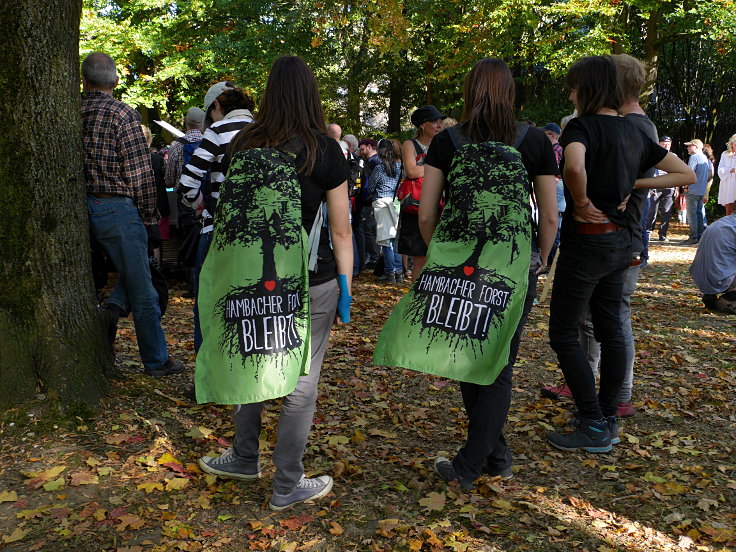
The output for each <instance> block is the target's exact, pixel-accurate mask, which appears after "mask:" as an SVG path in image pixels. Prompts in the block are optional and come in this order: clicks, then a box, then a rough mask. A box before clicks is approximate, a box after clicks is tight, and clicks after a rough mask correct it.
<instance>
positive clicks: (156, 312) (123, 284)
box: [87, 195, 169, 370]
mask: <svg viewBox="0 0 736 552" xmlns="http://www.w3.org/2000/svg"><path fill="white" fill-rule="evenodd" d="M87 213H88V215H89V226H90V231H91V232H92V235H93V236H94V238H95V239H96V240H97V242H98V243H99V244H100V246H102V248H103V249H104V250H105V253H106V254H107V256H108V257H109V258H110V260H111V261H112V263H113V264H114V265H115V269H116V270H117V271H118V278H117V281H116V282H115V287H114V288H113V290H112V292H111V293H110V296H109V297H108V298H107V302H108V303H112V304H115V305H117V306H118V307H120V308H121V309H122V310H123V311H124V312H129V311H130V312H132V313H133V324H134V325H135V335H136V338H137V340H138V352H139V353H140V355H141V360H142V361H143V366H144V367H145V368H146V369H149V370H153V369H156V368H160V367H161V366H163V365H164V364H165V363H166V361H167V360H168V359H169V354H168V352H167V350H166V339H165V338H164V332H163V330H162V329H161V309H160V307H159V303H158V294H157V293H156V290H155V289H154V287H153V284H152V283H151V269H150V268H149V266H148V249H147V247H148V235H147V233H146V227H145V225H144V224H143V221H142V220H141V217H140V215H139V214H138V208H137V207H136V206H135V204H134V203H133V201H132V200H131V199H130V198H127V197H122V196H118V197H111V198H98V197H95V196H93V195H88V196H87Z"/></svg>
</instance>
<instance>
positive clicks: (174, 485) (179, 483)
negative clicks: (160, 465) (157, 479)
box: [166, 477, 189, 491]
mask: <svg viewBox="0 0 736 552" xmlns="http://www.w3.org/2000/svg"><path fill="white" fill-rule="evenodd" d="M188 484H189V480H188V479H187V478H185V477H175V478H173V479H169V480H168V481H166V490H167V491H181V490H182V489H183V488H184V487H186V486H187V485H188Z"/></svg>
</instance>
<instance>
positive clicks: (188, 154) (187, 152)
mask: <svg viewBox="0 0 736 552" xmlns="http://www.w3.org/2000/svg"><path fill="white" fill-rule="evenodd" d="M176 141H177V142H179V143H181V144H182V148H181V149H182V153H183V162H182V164H181V166H182V168H184V167H186V166H187V165H188V164H189V160H190V159H191V158H192V155H193V154H194V152H195V151H197V148H198V147H199V144H201V143H202V140H195V141H194V142H189V141H187V140H185V139H184V137H183V136H181V137H179V138H177V139H176Z"/></svg>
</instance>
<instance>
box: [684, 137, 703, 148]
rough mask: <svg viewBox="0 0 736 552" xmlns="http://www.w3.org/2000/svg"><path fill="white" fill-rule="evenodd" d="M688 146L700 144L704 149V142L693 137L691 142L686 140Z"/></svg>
mask: <svg viewBox="0 0 736 552" xmlns="http://www.w3.org/2000/svg"><path fill="white" fill-rule="evenodd" d="M685 145H686V146H698V147H699V148H700V149H703V142H701V141H700V140H698V139H697V138H693V139H692V140H690V141H689V142H685Z"/></svg>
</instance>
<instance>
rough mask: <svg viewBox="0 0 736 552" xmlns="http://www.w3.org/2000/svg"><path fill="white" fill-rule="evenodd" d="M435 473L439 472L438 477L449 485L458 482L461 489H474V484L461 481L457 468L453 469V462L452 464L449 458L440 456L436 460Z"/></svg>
mask: <svg viewBox="0 0 736 552" xmlns="http://www.w3.org/2000/svg"><path fill="white" fill-rule="evenodd" d="M434 471H435V472H437V475H439V476H440V477H441V478H442V479H444V480H445V481H446V482H447V483H452V482H453V481H456V482H457V483H458V484H459V485H460V487H461V488H462V489H465V490H466V491H470V490H472V489H473V482H472V481H463V480H462V479H460V476H459V475H458V474H457V472H456V471H455V468H453V467H452V462H450V461H449V460H448V459H447V458H445V457H443V456H438V457H437V458H436V459H435V461H434Z"/></svg>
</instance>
